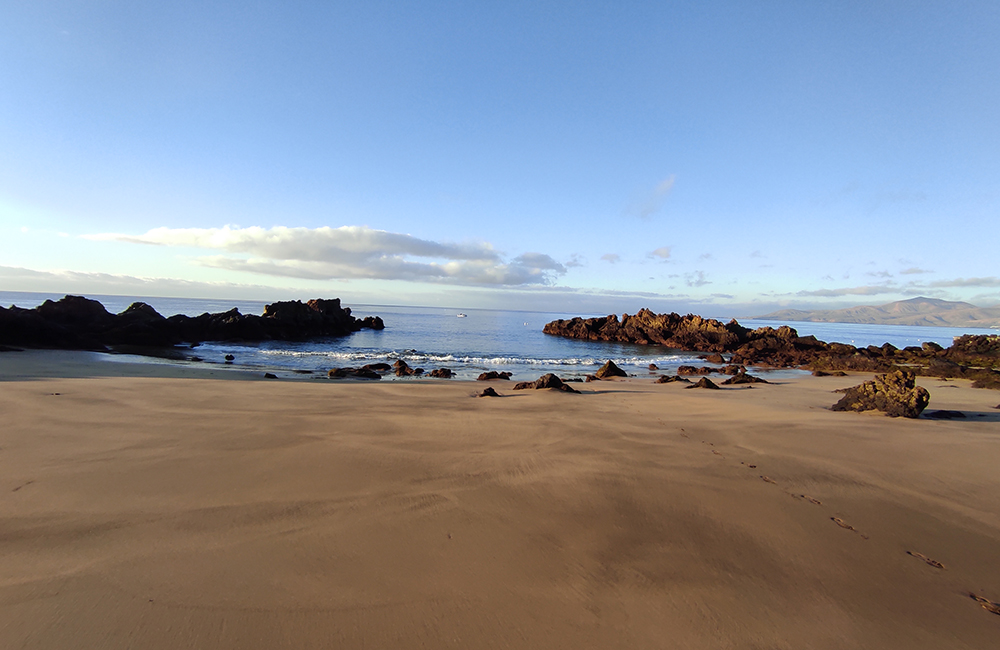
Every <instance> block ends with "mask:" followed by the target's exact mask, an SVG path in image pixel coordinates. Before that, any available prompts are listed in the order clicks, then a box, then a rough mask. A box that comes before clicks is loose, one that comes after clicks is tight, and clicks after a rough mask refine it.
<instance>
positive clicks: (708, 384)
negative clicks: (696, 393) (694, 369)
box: [684, 377, 722, 390]
mask: <svg viewBox="0 0 1000 650" xmlns="http://www.w3.org/2000/svg"><path fill="white" fill-rule="evenodd" d="M684 388H711V389H714V390H722V389H721V388H719V387H718V386H716V385H715V382H714V381H712V380H711V379H709V378H708V377H702V378H701V379H699V380H698V381H697V383H694V384H691V385H690V386H685V387H684Z"/></svg>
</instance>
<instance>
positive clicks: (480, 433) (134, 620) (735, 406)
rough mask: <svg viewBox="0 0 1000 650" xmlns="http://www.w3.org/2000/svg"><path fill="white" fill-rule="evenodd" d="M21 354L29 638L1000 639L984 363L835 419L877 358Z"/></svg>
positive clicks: (17, 642)
mask: <svg viewBox="0 0 1000 650" xmlns="http://www.w3.org/2000/svg"><path fill="white" fill-rule="evenodd" d="M16 355H22V353H0V413H2V417H3V425H2V428H0V495H2V496H0V645H2V646H3V647H5V648H83V647H101V648H153V649H156V648H178V647H192V648H313V647H315V648H320V647H322V648H334V647H336V648H424V647H429V648H706V649H707V648H788V649H793V648H794V649H799V648H831V649H832V648H838V649H840V648H907V649H913V648H928V649H930V648H934V649H940V648H983V649H986V648H995V647H997V645H998V644H1000V615H997V614H995V613H993V612H991V611H989V609H987V607H988V603H981V602H978V601H976V600H974V599H973V598H972V597H970V593H975V594H976V595H978V596H979V597H980V598H983V599H986V600H989V601H993V602H1000V563H998V562H997V557H998V549H1000V471H998V468H1000V410H997V409H994V408H992V407H993V405H995V404H996V403H997V402H998V400H1000V398H998V394H997V392H996V391H986V390H976V389H972V388H971V387H970V386H969V384H968V382H963V381H958V380H956V381H948V382H943V381H939V380H936V379H921V381H920V383H922V384H923V385H924V386H925V387H927V388H928V389H929V390H930V392H931V405H930V407H929V410H935V409H948V410H957V411H962V412H963V413H965V414H966V415H967V417H966V418H965V419H964V420H951V421H935V420H929V419H923V418H921V419H919V420H902V419H891V418H886V417H882V416H880V415H877V414H855V413H834V412H831V411H829V410H828V409H827V407H829V406H830V405H831V404H833V403H834V402H835V401H837V399H838V397H839V395H836V394H834V393H832V392H831V391H832V390H833V389H835V388H840V387H845V386H850V385H854V384H857V383H860V381H863V380H865V379H869V378H870V377H871V376H870V375H861V374H859V375H855V376H852V377H848V378H843V377H823V378H813V377H806V378H802V379H799V380H790V381H785V382H782V383H780V384H777V385H763V386H757V387H755V388H753V389H745V388H731V389H726V390H720V391H707V390H686V389H684V388H683V385H678V384H667V385H657V384H653V383H652V382H651V380H649V379H645V378H643V379H630V380H624V381H621V380H619V381H608V382H597V383H589V384H575V386H576V387H577V388H579V389H580V390H582V391H583V394H580V395H571V394H566V393H560V392H555V391H547V390H546V391H517V392H514V391H512V390H511V387H512V383H513V382H510V383H508V382H502V381H494V382H489V385H492V386H493V387H494V388H495V389H496V390H498V391H499V392H500V393H501V394H502V395H503V397H500V398H477V397H474V395H475V394H476V393H477V392H478V391H480V390H482V389H483V388H484V387H485V385H486V382H451V381H447V380H440V381H434V380H427V381H420V382H405V383H404V382H382V383H379V382H370V383H362V382H344V383H337V382H332V381H328V380H326V379H309V380H300V381H281V380H278V381H265V380H259V381H233V380H232V379H234V378H243V379H251V380H252V379H256V377H255V376H251V375H248V374H239V373H230V374H226V373H224V371H212V372H216V373H222V374H221V375H217V376H215V377H213V376H212V375H210V374H206V373H207V372H208V371H206V370H197V369H177V368H176V367H175V366H162V367H160V366H153V368H154V370H149V369H148V367H147V369H145V370H135V369H134V368H132V367H131V366H129V364H109V363H101V362H99V361H97V360H96V358H94V357H89V358H88V357H86V354H85V353H56V352H50V353H35V352H30V353H26V354H25V356H19V357H18V356H16ZM81 355H83V356H81ZM109 366H114V368H110V367H109ZM156 368H160V369H159V370H155V369H156ZM137 374H142V375H146V376H135V375H137ZM220 377H221V378H220ZM515 379H534V377H515ZM983 605H987V607H984V606H983Z"/></svg>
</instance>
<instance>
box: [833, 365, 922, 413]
mask: <svg viewBox="0 0 1000 650" xmlns="http://www.w3.org/2000/svg"><path fill="white" fill-rule="evenodd" d="M930 399H931V396H930V393H928V392H927V389H926V388H923V387H922V386H917V385H915V383H914V374H913V373H912V372H909V371H907V370H895V371H893V372H889V373H886V374H884V375H878V376H877V377H875V379H873V380H871V381H866V382H864V383H863V384H860V385H858V386H854V387H853V388H849V389H847V391H846V393H845V395H844V397H842V398H841V399H840V401H839V402H837V403H836V404H834V405H833V406H832V407H831V409H832V410H834V411H882V412H884V413H885V414H886V415H889V416H891V417H907V418H915V417H918V416H919V415H920V413H921V411H923V410H924V408H926V407H927V404H928V403H929V402H930Z"/></svg>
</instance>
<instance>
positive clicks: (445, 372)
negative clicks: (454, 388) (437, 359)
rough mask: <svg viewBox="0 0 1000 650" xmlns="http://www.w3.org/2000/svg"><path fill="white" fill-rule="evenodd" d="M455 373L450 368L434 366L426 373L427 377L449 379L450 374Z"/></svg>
mask: <svg viewBox="0 0 1000 650" xmlns="http://www.w3.org/2000/svg"><path fill="white" fill-rule="evenodd" d="M453 374H455V373H453V372H452V371H451V369H450V368H435V369H434V370H431V371H430V372H429V373H427V376H428V377H436V378H438V379H451V376H452V375H453Z"/></svg>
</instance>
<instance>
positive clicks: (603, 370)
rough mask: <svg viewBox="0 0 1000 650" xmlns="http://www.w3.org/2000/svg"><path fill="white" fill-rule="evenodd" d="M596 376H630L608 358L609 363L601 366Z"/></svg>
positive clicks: (607, 377)
mask: <svg viewBox="0 0 1000 650" xmlns="http://www.w3.org/2000/svg"><path fill="white" fill-rule="evenodd" d="M594 376H595V377H597V378H598V379H611V378H612V377H628V373H627V372H625V371H624V370H622V369H621V368H619V367H618V366H616V365H615V362H614V361H612V360H610V359H608V361H607V363H605V364H604V365H603V366H601V367H600V368H599V369H598V371H597V372H595V373H594Z"/></svg>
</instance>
